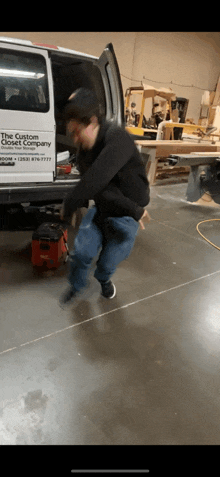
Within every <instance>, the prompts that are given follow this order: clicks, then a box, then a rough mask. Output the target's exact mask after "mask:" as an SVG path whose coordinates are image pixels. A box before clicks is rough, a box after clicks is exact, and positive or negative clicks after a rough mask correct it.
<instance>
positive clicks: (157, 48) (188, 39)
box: [0, 32, 220, 122]
mask: <svg viewBox="0 0 220 477" xmlns="http://www.w3.org/2000/svg"><path fill="white" fill-rule="evenodd" d="M0 36H8V37H14V38H21V39H27V40H31V41H35V42H42V43H49V44H55V45H58V46H63V47H66V48H71V49H74V50H77V51H82V52H85V53H89V54H92V55H95V56H99V55H100V54H101V53H102V51H103V49H104V47H105V45H106V44H107V43H109V42H112V43H113V45H114V48H115V52H116V56H117V59H118V63H119V69H120V72H121V75H123V76H122V77H121V79H122V85H123V90H124V92H125V89H126V88H127V87H128V86H131V85H135V84H137V85H138V84H141V81H143V82H145V83H147V84H151V85H153V86H155V87H162V86H164V87H167V88H169V87H171V88H172V89H173V90H174V92H175V93H176V94H177V95H178V96H182V97H185V98H188V99H189V107H188V112H187V117H192V118H194V120H195V121H196V122H197V121H198V118H199V112H200V102H201V97H202V94H203V91H202V89H197V88H192V87H187V85H194V86H197V87H199V88H204V89H207V90H214V89H215V86H216V83H217V80H218V76H219V74H220V34H219V33H218V32H0ZM126 77H128V78H133V79H134V80H138V81H130V79H127V78H126ZM144 77H145V78H144ZM146 78H147V79H146ZM153 80H154V81H153ZM159 81H161V83H159ZM171 81H172V82H173V84H171V83H170V82H171ZM174 83H177V84H178V85H183V86H178V85H175V84H174ZM137 103H138V102H137ZM146 108H147V112H148V111H150V109H149V108H148V105H146ZM145 111H146V110H145ZM145 115H146V114H145ZM146 117H148V115H146Z"/></svg>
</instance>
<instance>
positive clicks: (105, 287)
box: [101, 280, 116, 299]
mask: <svg viewBox="0 0 220 477" xmlns="http://www.w3.org/2000/svg"><path fill="white" fill-rule="evenodd" d="M101 287H102V295H103V296H104V297H105V298H110V299H111V298H114V296H115V295H116V287H115V285H114V283H112V281H111V280H109V281H108V282H102V283H101Z"/></svg>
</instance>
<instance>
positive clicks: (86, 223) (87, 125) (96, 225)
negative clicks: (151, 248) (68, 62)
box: [60, 88, 149, 307]
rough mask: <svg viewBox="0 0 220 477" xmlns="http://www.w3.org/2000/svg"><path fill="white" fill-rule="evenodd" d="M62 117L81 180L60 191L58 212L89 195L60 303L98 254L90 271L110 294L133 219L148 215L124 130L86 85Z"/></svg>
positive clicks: (141, 176) (135, 156) (129, 244)
mask: <svg viewBox="0 0 220 477" xmlns="http://www.w3.org/2000/svg"><path fill="white" fill-rule="evenodd" d="M64 117H65V120H66V124H67V131H68V134H69V136H70V137H71V138H72V140H73V143H74V145H75V146H76V147H77V148H78V152H77V165H78V169H79V172H80V174H81V180H80V182H79V183H78V184H77V186H76V187H75V188H74V189H73V190H71V191H70V192H68V194H67V195H66V197H65V199H64V202H63V206H62V212H61V218H62V219H63V220H70V217H71V216H72V214H73V212H75V211H76V210H77V208H80V207H83V206H84V205H85V201H86V202H87V205H88V201H89V200H94V202H95V206H94V207H92V208H90V209H89V211H88V212H87V214H86V215H85V217H84V218H83V220H82V222H81V225H80V227H79V231H78V234H77V236H76V239H75V243H74V248H73V251H72V252H71V253H70V260H69V263H70V270H69V276H68V281H69V287H68V289H67V290H66V291H65V292H64V293H63V294H62V295H61V297H60V305H61V306H62V307H63V306H64V305H66V304H67V303H70V302H71V301H72V300H73V298H74V296H75V295H76V294H77V293H78V292H79V291H80V290H81V289H83V288H84V287H85V286H86V283H87V274H88V270H89V268H90V266H91V263H92V260H93V259H94V257H96V255H97V254H98V252H99V250H100V249H101V252H100V254H99V258H98V261H97V264H96V270H95V273H94V276H95V278H96V279H97V280H98V281H99V282H100V285H101V291H102V295H103V296H104V297H105V298H110V299H111V298H113V297H114V296H115V294H116V287H115V285H114V284H113V283H112V281H111V277H112V275H113V273H114V272H115V270H116V268H117V266H118V264H119V263H120V262H121V261H122V260H124V259H125V258H127V257H128V256H129V254H130V252H131V250H132V248H133V245H134V242H135V237H136V235H137V232H138V227H139V225H140V226H141V228H144V224H143V220H144V219H145V220H148V218H149V215H148V213H147V211H146V210H145V209H144V207H145V206H146V205H147V204H148V203H149V183H148V180H147V178H146V173H145V168H144V164H143V161H142V159H141V157H140V154H139V152H138V150H137V148H136V146H135V144H134V141H133V140H132V139H131V138H130V136H129V134H128V133H127V132H126V131H125V130H124V129H123V128H120V127H118V126H116V125H113V124H111V123H109V122H107V121H106V120H105V119H103V118H102V116H101V115H100V111H99V104H98V101H97V98H96V96H95V95H94V93H93V92H92V91H89V90H86V89H85V88H80V89H79V90H77V91H76V92H75V93H74V94H73V95H72V96H71V97H70V99H69V101H68V103H67V106H66V108H65V113H64Z"/></svg>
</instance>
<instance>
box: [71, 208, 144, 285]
mask: <svg viewBox="0 0 220 477" xmlns="http://www.w3.org/2000/svg"><path fill="white" fill-rule="evenodd" d="M96 211H97V209H96V207H95V206H93V207H92V208H91V209H89V211H88V212H87V214H86V215H85V216H84V217H83V219H82V222H81V224H80V227H79V231H78V234H77V236H76V238H75V242H74V246H73V249H72V251H71V252H70V255H69V266H70V270H69V275H68V281H69V283H70V285H71V287H72V288H74V289H75V290H76V291H80V290H81V289H82V288H84V287H85V286H86V284H87V275H88V271H89V269H90V267H91V264H92V260H93V259H94V258H95V257H96V255H97V254H98V252H99V250H100V249H101V251H100V254H99V258H98V261H97V263H96V270H95V273H94V277H95V278H96V279H97V280H98V281H99V282H100V283H102V282H107V281H108V280H110V278H111V276H112V275H113V273H114V272H115V270H116V268H117V266H118V264H119V263H120V262H122V260H125V258H127V257H128V256H129V254H130V252H131V250H132V248H133V245H134V242H135V237H136V235H137V232H138V227H139V223H138V222H137V221H136V220H134V219H133V218H132V217H127V216H126V217H109V218H107V219H104V221H103V223H102V225H101V226H98V225H97V224H96V223H95V222H94V221H93V219H94V216H95V213H96Z"/></svg>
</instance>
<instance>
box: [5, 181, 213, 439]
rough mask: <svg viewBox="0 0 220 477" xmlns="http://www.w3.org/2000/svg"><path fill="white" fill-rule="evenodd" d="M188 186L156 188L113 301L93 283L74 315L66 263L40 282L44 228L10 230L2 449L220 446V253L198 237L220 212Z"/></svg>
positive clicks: (7, 236)
mask: <svg viewBox="0 0 220 477" xmlns="http://www.w3.org/2000/svg"><path fill="white" fill-rule="evenodd" d="M186 187H187V184H177V185H166V186H154V187H152V189H151V204H150V205H149V207H148V210H149V212H150V214H151V217H152V221H151V223H150V224H149V225H147V226H146V229H145V230H144V231H139V234H138V237H137V240H136V245H135V247H134V249H133V251H132V254H131V255H130V257H129V259H127V260H126V261H125V262H123V263H122V264H121V265H120V266H119V268H118V270H117V272H116V274H115V276H114V282H115V284H116V287H117V296H116V297H115V299H113V300H110V301H108V300H106V299H104V298H103V297H101V296H100V289H99V284H98V283H97V282H96V281H95V279H94V278H91V284H90V289H89V290H88V291H87V292H85V294H83V295H82V296H81V298H78V299H77V300H76V302H75V303H74V304H73V305H72V306H71V308H70V309H69V310H67V311H62V310H61V309H60V307H59V305H58V302H57V299H58V296H59V294H60V292H61V291H62V289H64V288H65V284H66V278H65V276H66V269H65V267H64V269H60V270H58V271H57V272H56V273H55V275H51V276H44V277H42V278H39V277H36V276H34V275H33V270H32V265H31V262H30V261H29V259H28V256H27V254H25V247H26V246H27V244H28V242H30V240H31V235H32V232H31V231H26V232H24V231H23V232H6V231H4V232H1V234H0V253H1V255H0V256H1V268H0V277H1V282H2V283H1V333H0V336H1V343H0V344H1V350H0V362H1V369H0V381H1V384H2V385H1V390H0V401H1V408H0V417H1V420H0V443H1V444H16V445H18V444H21V445H27V444H29V445H30V444H34V445H47V444H49V445H51V444H58V445H60V444H62V445H63V444H69V445H76V444H79V445H91V444H95V445H111V444H114V445H121V444H125V445H129V444H130V445H138V444H139V445H140V444H143V445H150V444H153V445H187V444H188V445H196V444H200V445H205V444H207V445H214V444H217V445H219V444H220V422H219V414H220V397H219V391H220V312H219V309H220V308H219V307H220V294H219V286H220V252H219V251H218V250H216V249H215V248H213V247H212V246H211V245H209V244H208V243H207V242H205V241H204V240H203V239H202V238H201V237H200V236H199V235H198V233H197V232H196V224H197V223H198V222H199V221H201V220H203V219H207V218H220V211H219V210H218V209H214V208H212V209H211V208H205V207H203V208H202V207H199V206H196V205H192V204H188V203H186V202H185V201H184V198H185V191H186ZM202 230H203V233H205V235H207V236H208V237H209V239H210V240H212V241H214V242H215V243H216V244H217V245H219V246H220V234H219V231H220V225H219V223H218V222H213V223H208V224H204V226H203V228H202ZM73 238H74V235H73V232H72V233H70V244H71V243H72V241H73ZM22 251H23V252H22Z"/></svg>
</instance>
